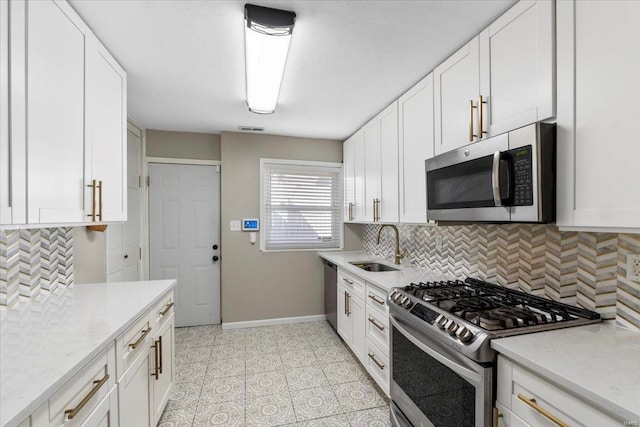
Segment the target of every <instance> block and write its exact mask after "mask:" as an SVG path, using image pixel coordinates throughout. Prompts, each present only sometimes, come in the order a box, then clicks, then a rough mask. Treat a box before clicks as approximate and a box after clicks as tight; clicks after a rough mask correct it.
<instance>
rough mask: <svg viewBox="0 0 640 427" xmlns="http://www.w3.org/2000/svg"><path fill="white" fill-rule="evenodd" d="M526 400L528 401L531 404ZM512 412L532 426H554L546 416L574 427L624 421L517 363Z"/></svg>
mask: <svg viewBox="0 0 640 427" xmlns="http://www.w3.org/2000/svg"><path fill="white" fill-rule="evenodd" d="M524 399H527V400H528V402H529V404H527V402H526V401H525V400H524ZM532 406H536V407H535V408H534V407H532ZM511 412H512V413H513V415H515V416H516V417H518V418H521V419H522V420H523V421H524V422H526V423H528V424H531V425H532V426H538V425H544V426H546V425H554V424H553V423H552V422H550V421H549V418H548V417H547V416H545V413H546V414H549V415H551V416H553V417H556V418H557V419H559V420H560V421H562V422H564V423H566V424H568V425H570V426H571V427H576V426H596V425H597V426H603V427H605V426H619V425H622V424H623V422H624V420H622V419H615V418H613V417H611V416H609V415H608V414H605V413H603V412H601V411H599V410H598V409H597V408H595V407H594V406H593V405H592V404H590V403H587V402H586V401H584V400H582V399H581V398H579V397H577V396H574V395H571V394H569V393H567V392H565V391H564V390H562V389H560V388H559V387H556V386H555V385H553V384H551V383H549V382H547V381H546V380H543V379H542V378H540V377H538V376H537V375H535V374H533V373H532V372H530V371H528V370H526V369H524V368H522V367H520V366H518V365H516V364H513V393H512V395H511Z"/></svg>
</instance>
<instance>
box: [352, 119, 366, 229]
mask: <svg viewBox="0 0 640 427" xmlns="http://www.w3.org/2000/svg"><path fill="white" fill-rule="evenodd" d="M352 139H353V153H354V156H353V157H354V159H353V160H354V165H353V172H354V174H353V176H354V179H353V181H354V189H353V194H354V205H353V216H354V220H355V221H364V219H365V217H364V206H365V203H364V180H365V176H364V132H363V131H362V130H360V131H358V132H357V133H356V134H355V135H354V136H353V137H352Z"/></svg>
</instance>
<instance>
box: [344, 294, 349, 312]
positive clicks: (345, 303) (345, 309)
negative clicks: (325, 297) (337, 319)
mask: <svg viewBox="0 0 640 427" xmlns="http://www.w3.org/2000/svg"><path fill="white" fill-rule="evenodd" d="M344 315H345V316H349V314H348V313H347V291H345V292H344Z"/></svg>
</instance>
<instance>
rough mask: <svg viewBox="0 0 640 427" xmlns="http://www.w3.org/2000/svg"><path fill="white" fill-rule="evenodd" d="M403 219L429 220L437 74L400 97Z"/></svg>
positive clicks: (401, 212) (424, 221) (416, 221)
mask: <svg viewBox="0 0 640 427" xmlns="http://www.w3.org/2000/svg"><path fill="white" fill-rule="evenodd" d="M398 113H399V114H398V116H399V125H400V126H399V131H400V132H399V137H400V138H399V152H400V153H399V169H400V194H399V205H400V222H408V223H426V222H427V194H426V176H425V166H424V161H425V160H426V159H430V158H431V157H433V135H434V128H433V74H429V75H428V76H427V77H426V78H424V79H423V80H422V81H421V82H420V83H418V84H417V85H416V86H414V87H413V88H411V89H410V90H409V91H408V92H407V93H405V94H404V95H402V96H401V97H400V99H399V100H398Z"/></svg>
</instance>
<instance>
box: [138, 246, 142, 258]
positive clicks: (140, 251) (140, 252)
mask: <svg viewBox="0 0 640 427" xmlns="http://www.w3.org/2000/svg"><path fill="white" fill-rule="evenodd" d="M138 249H139V251H138V253H139V254H140V258H139V259H140V260H141V259H142V248H138Z"/></svg>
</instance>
